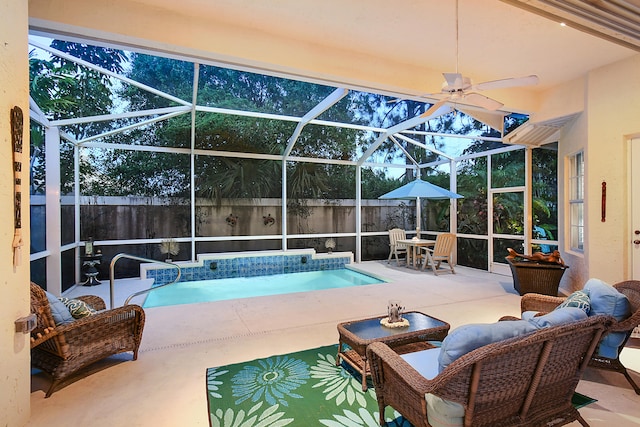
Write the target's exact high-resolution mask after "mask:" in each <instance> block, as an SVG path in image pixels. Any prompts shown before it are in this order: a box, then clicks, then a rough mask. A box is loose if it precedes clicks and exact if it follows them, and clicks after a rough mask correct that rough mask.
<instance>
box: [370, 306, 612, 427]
mask: <svg viewBox="0 0 640 427" xmlns="http://www.w3.org/2000/svg"><path fill="white" fill-rule="evenodd" d="M612 321H613V318H611V317H608V316H593V317H589V318H587V319H584V320H581V321H577V322H573V323H569V324H565V325H561V326H554V327H550V328H545V329H541V330H538V331H536V332H534V333H531V334H527V335H523V336H519V337H516V338H510V339H507V340H503V341H499V342H496V343H493V344H489V345H485V346H483V347H480V348H478V349H476V350H473V351H471V352H469V353H467V354H465V355H463V356H461V357H460V358H458V359H457V360H455V361H453V362H452V363H451V364H450V365H449V366H447V367H446V368H445V369H444V370H443V371H442V372H441V373H440V374H438V375H437V376H436V377H435V378H433V379H431V380H428V379H426V378H425V377H423V376H422V375H420V374H419V373H418V372H417V371H416V370H415V369H414V368H413V367H412V366H411V365H409V364H408V363H407V362H406V361H405V360H404V359H402V356H400V355H398V354H397V353H395V352H394V351H393V350H391V349H390V348H389V347H388V346H386V345H385V344H383V343H373V344H371V345H370V346H369V347H368V349H367V354H368V359H369V362H370V366H371V375H372V378H373V383H374V386H375V391H376V396H377V399H378V406H379V411H380V414H381V415H380V424H381V425H384V419H383V417H384V415H383V414H384V409H385V407H386V406H392V407H393V408H394V409H395V410H396V411H398V412H399V413H400V414H402V415H403V416H404V417H405V418H406V419H408V420H409V421H410V422H411V423H412V424H413V425H414V426H416V427H418V426H421V427H428V426H430V424H429V422H428V418H427V403H426V399H425V394H426V393H431V394H434V395H436V396H439V397H441V398H443V399H446V400H449V401H453V402H457V403H459V404H461V405H463V406H464V410H465V411H464V425H465V426H474V427H481V426H491V427H498V426H541V425H547V423H548V422H551V421H553V422H554V424H553V425H554V426H559V425H564V424H568V423H570V422H573V421H576V420H577V421H579V422H580V424H582V425H583V426H588V424H587V422H586V421H585V420H584V419H583V418H582V416H580V414H579V413H578V411H577V410H576V409H575V408H574V407H573V405H572V404H571V397H572V396H573V393H574V391H575V388H576V386H577V385H578V381H579V380H580V377H581V376H582V373H583V371H584V369H585V368H586V366H587V362H588V359H589V357H590V356H591V354H592V353H593V351H594V350H595V348H596V346H597V344H598V342H599V340H600V337H601V335H602V334H603V332H604V331H605V330H606V328H607V327H608V326H610V324H611V322H612Z"/></svg>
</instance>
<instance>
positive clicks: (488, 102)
mask: <svg viewBox="0 0 640 427" xmlns="http://www.w3.org/2000/svg"><path fill="white" fill-rule="evenodd" d="M464 100H465V101H466V102H467V103H468V104H473V105H477V106H478V107H482V108H484V109H485V110H490V111H495V110H497V109H498V108H501V107H502V106H503V105H504V104H503V103H502V102H499V101H496V100H495V99H491V98H489V97H488V96H484V95H480V94H479V93H475V92H471V93H466V94H465V95H464Z"/></svg>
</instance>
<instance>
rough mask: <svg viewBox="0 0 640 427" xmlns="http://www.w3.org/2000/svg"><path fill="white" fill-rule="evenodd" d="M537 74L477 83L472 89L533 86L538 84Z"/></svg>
mask: <svg viewBox="0 0 640 427" xmlns="http://www.w3.org/2000/svg"><path fill="white" fill-rule="evenodd" d="M538 81H539V79H538V76H536V75H530V76H526V77H514V78H509V79H501V80H492V81H489V82H484V83H478V84H477V85H473V87H472V89H473V90H492V89H504V88H508V87H517V86H533V85H537V84H538Z"/></svg>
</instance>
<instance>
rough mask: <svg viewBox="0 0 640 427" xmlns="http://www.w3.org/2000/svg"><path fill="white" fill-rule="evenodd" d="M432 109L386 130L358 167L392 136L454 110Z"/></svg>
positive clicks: (449, 108) (366, 152) (447, 108)
mask: <svg viewBox="0 0 640 427" xmlns="http://www.w3.org/2000/svg"><path fill="white" fill-rule="evenodd" d="M431 110H432V108H430V109H429V110H427V113H429V114H426V113H423V114H421V115H419V116H416V117H414V118H412V119H409V120H405V121H404V122H400V123H398V124H397V125H395V126H391V127H390V128H388V129H387V130H385V131H384V132H383V133H382V134H380V135H379V136H378V138H377V139H376V140H375V141H374V142H373V144H371V146H369V148H368V149H367V151H365V152H364V154H363V155H362V157H360V159H358V166H362V164H363V163H364V162H365V161H366V160H367V159H368V158H369V157H371V156H372V155H373V153H374V152H375V151H376V150H377V149H378V148H380V145H382V143H383V142H384V141H385V140H386V139H387V138H388V137H389V136H390V135H393V134H396V133H400V132H402V131H405V130H408V129H411V128H414V127H416V126H418V125H421V124H423V123H424V122H426V121H428V120H431V119H433V118H435V117H438V116H443V115H445V114H448V113H449V112H450V111H451V110H452V108H451V107H449V106H439V107H438V108H436V109H434V111H431Z"/></svg>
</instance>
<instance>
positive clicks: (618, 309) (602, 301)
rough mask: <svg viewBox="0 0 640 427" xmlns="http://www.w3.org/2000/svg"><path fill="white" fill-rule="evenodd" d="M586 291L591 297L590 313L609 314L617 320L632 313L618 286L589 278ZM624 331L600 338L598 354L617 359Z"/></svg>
mask: <svg viewBox="0 0 640 427" xmlns="http://www.w3.org/2000/svg"><path fill="white" fill-rule="evenodd" d="M584 291H585V292H587V293H588V294H589V298H590V299H591V312H590V314H591V315H592V316H593V315H596V314H607V315H609V316H613V317H615V319H616V320H618V321H620V320H624V319H626V318H627V317H629V315H630V314H631V307H630V305H629V300H628V299H627V297H626V295H624V294H622V293H620V292H618V290H617V289H616V288H614V287H613V286H610V285H608V284H607V283H605V282H603V281H602V280H599V279H589V280H588V281H587V283H585V285H584ZM625 338H626V334H625V333H624V332H611V333H609V334H607V335H605V336H604V337H603V338H602V340H600V345H599V346H598V355H599V356H603V357H607V358H610V359H615V358H617V357H618V348H619V347H620V345H622V343H623V342H624V339H625Z"/></svg>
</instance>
